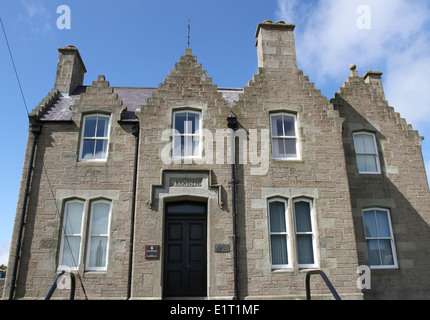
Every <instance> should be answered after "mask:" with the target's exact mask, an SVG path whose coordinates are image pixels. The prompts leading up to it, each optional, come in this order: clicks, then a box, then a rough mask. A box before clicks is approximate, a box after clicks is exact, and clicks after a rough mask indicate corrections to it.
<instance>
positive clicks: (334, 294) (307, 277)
mask: <svg viewBox="0 0 430 320" xmlns="http://www.w3.org/2000/svg"><path fill="white" fill-rule="evenodd" d="M313 274H319V275H320V276H321V277H322V278H323V280H324V282H325V284H326V285H327V287H328V288H329V289H330V291H331V294H332V295H333V297H334V298H335V299H336V300H342V299H341V298H340V296H339V294H338V293H337V291H336V289H335V288H334V287H333V285H332V284H331V282H330V280H329V279H328V277H327V275H326V274H325V273H324V271H322V270H311V271H308V273H307V274H306V300H311V286H310V279H311V275H313Z"/></svg>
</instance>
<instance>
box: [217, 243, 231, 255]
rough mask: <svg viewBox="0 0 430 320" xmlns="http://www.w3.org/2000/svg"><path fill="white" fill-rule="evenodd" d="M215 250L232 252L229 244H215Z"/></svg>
mask: <svg viewBox="0 0 430 320" xmlns="http://www.w3.org/2000/svg"><path fill="white" fill-rule="evenodd" d="M215 252H218V253H228V252H230V245H229V244H216V245H215Z"/></svg>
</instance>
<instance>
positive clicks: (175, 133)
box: [172, 109, 203, 159]
mask: <svg viewBox="0 0 430 320" xmlns="http://www.w3.org/2000/svg"><path fill="white" fill-rule="evenodd" d="M180 113H186V114H187V118H188V113H193V114H196V115H198V117H199V121H198V122H199V129H198V130H197V131H196V133H186V132H187V131H188V130H187V128H188V126H187V122H188V121H185V124H184V133H179V132H178V131H177V130H176V129H175V128H176V115H178V114H180ZM172 131H173V132H172V137H173V141H172V158H175V159H178V158H179V159H193V158H194V159H196V158H201V157H202V131H203V130H202V112H201V111H195V110H188V109H185V110H176V111H174V112H173V126H172ZM177 137H179V138H181V137H192V138H197V140H198V142H199V150H198V154H197V155H194V154H192V155H185V154H184V156H182V155H181V154H179V155H178V154H175V150H176V146H175V140H176V139H175V138H177ZM186 141H187V139H185V143H186ZM184 148H185V149H187V148H186V147H185V145H184ZM193 151H194V150H193ZM184 153H185V151H184Z"/></svg>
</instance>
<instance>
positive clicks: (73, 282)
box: [45, 270, 76, 300]
mask: <svg viewBox="0 0 430 320" xmlns="http://www.w3.org/2000/svg"><path fill="white" fill-rule="evenodd" d="M65 273H66V272H65V271H64V270H63V271H61V272H60V273H59V274H58V275H57V277H56V278H55V280H54V283H53V284H52V286H51V288H50V289H49V291H48V294H47V295H46V297H45V300H50V299H51V297H52V295H53V294H54V292H55V289H57V282H58V279H60V277H61V276H62V275H64V274H65ZM70 281H71V283H70V300H74V299H75V287H76V280H75V275H74V274H73V273H70Z"/></svg>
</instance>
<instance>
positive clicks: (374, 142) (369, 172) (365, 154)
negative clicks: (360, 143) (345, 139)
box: [353, 131, 381, 174]
mask: <svg viewBox="0 0 430 320" xmlns="http://www.w3.org/2000/svg"><path fill="white" fill-rule="evenodd" d="M358 135H367V136H370V137H372V140H373V144H374V147H375V150H376V153H371V152H360V153H359V152H357V146H356V142H355V138H356V136H358ZM353 141H354V151H355V155H356V156H355V161H356V163H357V170H358V173H359V174H380V173H381V164H380V161H379V151H378V144H377V143H376V135H375V134H374V133H372V132H367V131H359V132H354V133H353ZM359 155H363V156H373V157H375V161H376V167H377V170H376V171H360V168H359V167H358V156H359Z"/></svg>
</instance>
